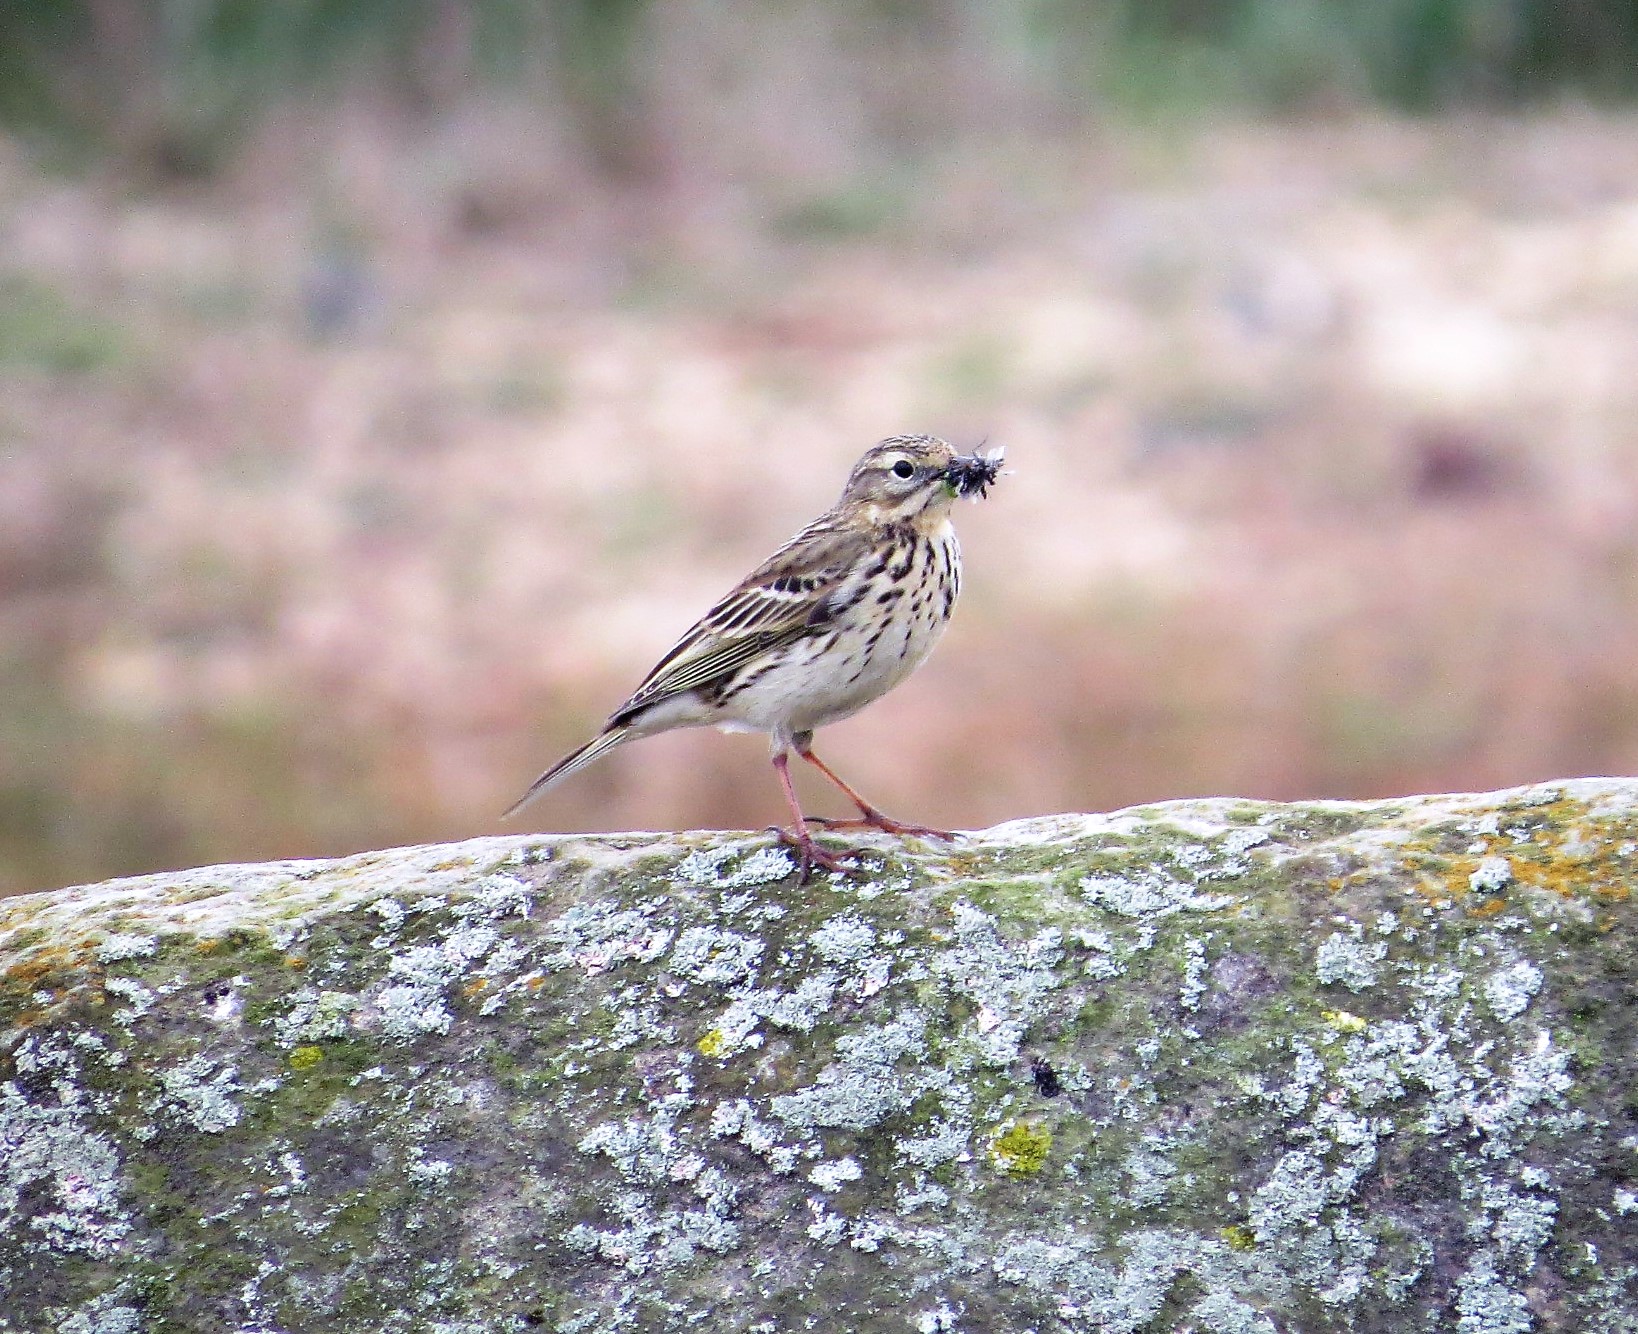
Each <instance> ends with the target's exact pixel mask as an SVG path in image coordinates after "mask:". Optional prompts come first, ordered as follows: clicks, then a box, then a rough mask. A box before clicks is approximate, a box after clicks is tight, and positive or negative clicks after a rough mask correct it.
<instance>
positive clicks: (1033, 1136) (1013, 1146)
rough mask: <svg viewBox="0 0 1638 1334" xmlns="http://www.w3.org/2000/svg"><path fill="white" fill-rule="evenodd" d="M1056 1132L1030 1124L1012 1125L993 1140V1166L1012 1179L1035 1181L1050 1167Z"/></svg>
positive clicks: (1003, 1127) (991, 1147)
mask: <svg viewBox="0 0 1638 1334" xmlns="http://www.w3.org/2000/svg"><path fill="white" fill-rule="evenodd" d="M1051 1151H1052V1132H1051V1131H1050V1130H1048V1129H1047V1128H1046V1127H1045V1126H1035V1125H1030V1124H1029V1123H1028V1122H1027V1121H1009V1122H1007V1123H1006V1124H1005V1125H1003V1126H1002V1127H1001V1128H1000V1129H999V1130H998V1131H997V1132H996V1133H995V1134H994V1135H993V1136H991V1138H990V1143H989V1150H988V1154H989V1160H990V1165H991V1166H992V1167H995V1168H997V1169H999V1170H1000V1171H1002V1172H1005V1173H1006V1174H1007V1175H1008V1176H1009V1177H1031V1176H1034V1175H1035V1174H1036V1173H1038V1172H1039V1171H1040V1170H1041V1169H1042V1168H1043V1167H1045V1166H1046V1160H1047V1154H1049V1153H1050V1152H1051Z"/></svg>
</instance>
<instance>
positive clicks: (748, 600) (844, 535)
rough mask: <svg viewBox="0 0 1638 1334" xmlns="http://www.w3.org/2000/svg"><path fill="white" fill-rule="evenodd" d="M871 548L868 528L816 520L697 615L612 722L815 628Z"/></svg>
mask: <svg viewBox="0 0 1638 1334" xmlns="http://www.w3.org/2000/svg"><path fill="white" fill-rule="evenodd" d="M869 546H870V543H869V540H868V538H867V537H866V535H865V534H864V533H862V532H859V531H857V530H855V529H852V528H846V527H838V526H837V525H836V523H835V520H834V517H833V516H832V515H829V514H827V515H825V516H824V517H823V518H821V519H816V520H815V521H814V522H813V523H811V524H809V525H808V526H807V527H806V528H804V529H803V530H802V531H801V532H800V533H798V534H797V535H796V536H795V537H793V538H792V539H791V540H790V541H789V542H787V543H786V544H785V545H784V546H782V547H781V548H780V549H779V550H778V551H776V552H774V554H773V555H771V556H769V557H768V559H767V560H765V561H763V562H762V564H761V565H759V566H758V567H757V568H756V569H755V570H753V571H752V572H751V573H750V574H749V575H747V576H746V577H745V579H744V580H742V581H741V582H740V584H739V586H738V587H737V588H735V589H733V591H732V592H730V593H728V594H727V596H725V597H724V598H723V599H722V600H721V601H720V602H718V603H717V604H716V606H714V607H712V608H711V610H710V611H708V612H706V613H705V615H704V616H702V617H700V619H699V620H698V621H697V622H695V623H694V625H693V626H692V627H691V628H690V629H689V630H688V632H687V633H686V634H684V635H683V637H682V638H681V639H679V640H678V641H677V642H676V644H675V645H674V646H673V647H672V649H671V651H670V652H669V653H667V654H666V655H665V657H663V658H661V659H660V661H659V662H658V663H657V664H656V665H655V667H654V670H653V671H651V672H650V673H649V674H648V676H647V677H646V678H644V680H643V683H642V684H641V685H639V686H638V687H637V689H636V690H635V691H633V692H632V695H631V698H630V699H628V700H627V701H626V702H625V703H624V704H622V705H621V706H620V707H619V708H618V709H617V710H615V712H614V714H613V715H612V716H611V718H610V719H609V721H610V723H618V722H623V721H626V720H628V719H630V718H632V717H633V716H634V715H635V714H637V713H640V712H641V711H642V710H644V709H646V708H649V707H650V706H652V705H654V704H658V703H661V702H662V701H664V700H668V699H674V698H675V697H676V696H678V695H681V694H683V693H685V692H686V691H689V690H697V689H699V688H700V687H701V686H705V685H709V684H710V683H711V682H713V681H720V680H723V679H725V678H726V677H729V676H732V675H733V674H734V673H735V672H737V671H738V670H739V669H740V668H741V667H743V666H744V665H745V664H746V663H748V662H750V661H751V660H752V659H754V658H756V657H757V656H758V655H759V654H762V653H765V652H767V651H768V650H769V649H772V648H777V647H779V646H780V645H782V644H788V643H791V642H792V641H794V640H797V639H800V638H801V637H802V636H803V635H806V634H810V633H812V632H814V631H815V630H816V629H817V628H818V627H820V626H822V625H823V624H824V623H825V620H826V619H827V618H826V615H825V609H826V607H827V604H828V601H829V598H830V596H831V595H832V594H833V593H835V592H836V591H837V590H838V589H839V588H841V587H842V586H843V585H845V584H846V583H847V581H848V577H849V575H851V574H852V573H853V572H854V571H855V570H856V569H857V568H858V566H859V563H860V561H861V560H863V558H864V557H865V556H866V554H868V551H869Z"/></svg>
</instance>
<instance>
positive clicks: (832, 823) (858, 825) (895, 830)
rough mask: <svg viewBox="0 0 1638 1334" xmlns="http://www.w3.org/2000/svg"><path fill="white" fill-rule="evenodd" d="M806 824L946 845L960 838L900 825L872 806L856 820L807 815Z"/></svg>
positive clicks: (950, 832)
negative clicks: (940, 841)
mask: <svg viewBox="0 0 1638 1334" xmlns="http://www.w3.org/2000/svg"><path fill="white" fill-rule="evenodd" d="M806 822H807V823H808V824H817V825H823V826H824V827H825V828H826V829H880V830H881V831H882V832H883V833H884V834H895V835H898V836H899V837H900V838H906V837H908V838H940V839H943V840H944V841H945V842H946V843H954V842H955V841H956V839H958V838H960V837H961V835H959V834H957V833H955V832H954V831H953V830H949V829H933V828H930V827H929V826H927V825H924V824H901V823H900V822H899V821H897V820H895V819H892V818H891V817H889V816H886V815H883V814H882V813H881V812H880V811H878V810H877V809H876V808H875V807H874V806H867V807H865V808H864V809H863V810H862V811H861V812H860V814H859V818H858V819H856V820H837V819H834V818H832V817H831V816H828V815H809V816H807V817H806Z"/></svg>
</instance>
